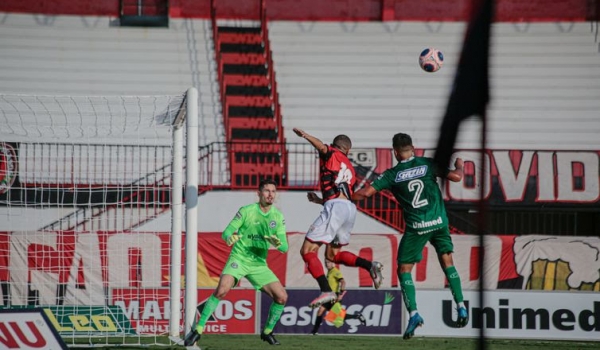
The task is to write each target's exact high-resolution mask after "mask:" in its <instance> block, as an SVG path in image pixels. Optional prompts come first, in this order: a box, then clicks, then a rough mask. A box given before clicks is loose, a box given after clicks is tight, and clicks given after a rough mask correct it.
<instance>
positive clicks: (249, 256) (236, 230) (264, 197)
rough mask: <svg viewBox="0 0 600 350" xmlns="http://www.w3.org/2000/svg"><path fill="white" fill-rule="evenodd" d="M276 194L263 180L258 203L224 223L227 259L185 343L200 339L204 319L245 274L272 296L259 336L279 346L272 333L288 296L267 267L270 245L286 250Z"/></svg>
mask: <svg viewBox="0 0 600 350" xmlns="http://www.w3.org/2000/svg"><path fill="white" fill-rule="evenodd" d="M276 193H277V188H276V184H275V182H274V181H273V180H262V181H261V182H260V184H259V186H258V203H253V204H250V205H246V206H243V207H241V208H240V210H239V211H238V212H237V214H235V217H234V218H233V219H232V220H231V222H230V223H229V225H227V228H226V229H225V231H224V232H223V239H224V240H225V241H226V242H227V245H229V246H232V248H231V253H230V254H229V259H228V260H227V263H226V264H225V268H224V269H223V271H222V273H221V278H220V279H219V284H218V285H217V288H216V289H215V291H214V293H213V294H212V295H211V296H210V297H209V298H208V300H207V301H206V303H205V305H204V309H202V314H201V315H200V320H199V321H198V324H197V325H196V327H194V328H193V329H192V330H191V332H190V333H188V335H187V336H186V337H185V340H184V344H185V346H192V345H194V344H195V343H196V342H197V341H198V340H200V336H201V335H202V332H203V330H204V326H205V325H206V321H207V320H208V318H209V317H210V316H211V315H212V313H213V312H214V311H215V309H216V308H217V306H218V305H219V301H220V300H221V299H222V298H224V297H225V295H227V292H229V291H230V290H231V288H233V287H234V286H235V285H236V284H237V283H238V282H239V280H240V279H241V278H242V277H246V279H247V280H248V281H249V282H250V283H251V284H252V285H253V286H254V287H255V288H256V289H258V290H261V291H262V292H264V293H266V294H267V295H269V296H270V297H271V298H272V299H273V303H272V304H271V308H270V309H269V316H268V318H267V320H266V323H265V325H264V328H263V331H262V333H261V335H260V338H261V339H262V340H263V341H266V342H267V343H269V344H271V345H279V342H278V341H277V339H275V336H274V335H273V328H275V324H277V322H278V321H279V318H280V317H281V314H282V312H283V308H284V306H285V303H286V302H287V297H288V296H287V292H286V291H285V288H284V287H283V285H282V284H281V282H279V279H278V278H277V276H275V274H274V273H273V271H271V269H269V266H267V254H268V251H269V245H272V246H274V247H275V248H277V250H279V251H280V252H282V253H286V252H287V251H288V242H287V237H286V231H285V219H284V218H283V214H282V213H281V212H280V211H279V210H278V209H277V208H275V207H274V206H273V203H274V201H275V195H276Z"/></svg>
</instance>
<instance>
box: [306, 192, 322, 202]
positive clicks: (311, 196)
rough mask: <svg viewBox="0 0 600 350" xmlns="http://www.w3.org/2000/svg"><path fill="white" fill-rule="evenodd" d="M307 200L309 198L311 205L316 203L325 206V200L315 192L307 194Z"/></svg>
mask: <svg viewBox="0 0 600 350" xmlns="http://www.w3.org/2000/svg"><path fill="white" fill-rule="evenodd" d="M306 198H308V201H309V202H311V203H315V204H323V198H321V197H319V196H318V195H317V194H316V193H314V192H308V193H307V194H306Z"/></svg>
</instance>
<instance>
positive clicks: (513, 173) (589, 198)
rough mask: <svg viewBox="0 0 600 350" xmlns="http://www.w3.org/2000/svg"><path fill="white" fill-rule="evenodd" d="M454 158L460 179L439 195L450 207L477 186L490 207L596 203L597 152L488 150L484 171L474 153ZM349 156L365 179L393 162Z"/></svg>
mask: <svg viewBox="0 0 600 350" xmlns="http://www.w3.org/2000/svg"><path fill="white" fill-rule="evenodd" d="M415 154H416V155H417V156H423V157H432V156H433V155H434V150H424V149H417V150H415ZM454 156H455V157H460V158H462V159H463V160H464V162H465V168H464V180H463V181H461V182H450V181H447V183H446V185H445V186H444V191H443V193H444V196H445V199H446V201H447V202H448V203H449V204H453V205H461V204H463V205H464V204H468V203H471V204H472V203H476V202H478V201H479V196H480V192H481V191H480V188H481V186H484V188H485V197H486V198H487V199H488V202H489V205H490V206H492V207H505V206H507V205H508V206H510V207H513V208H514V207H531V208H537V207H542V206H543V207H544V208H546V209H547V208H550V207H552V208H567V207H574V206H576V207H577V208H581V207H582V206H585V207H598V204H599V203H600V167H599V165H600V152H599V151H552V150H548V151H533V150H488V151H486V152H485V154H484V159H485V163H486V164H488V165H487V166H486V167H483V166H482V164H481V153H480V152H479V151H476V150H458V151H456V153H455V154H454ZM349 157H350V158H351V160H352V161H353V162H354V163H355V164H356V165H357V166H356V172H357V174H359V175H363V176H366V177H367V179H368V180H370V181H373V180H375V179H376V178H377V177H378V176H379V175H380V174H381V173H383V172H384V171H385V170H386V169H388V168H391V167H392V166H394V165H395V164H396V160H395V159H394V157H392V150H391V149H385V148H357V149H352V152H351V153H350V154H349ZM475 169H485V173H481V172H480V171H475Z"/></svg>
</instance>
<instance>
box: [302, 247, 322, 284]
mask: <svg viewBox="0 0 600 350" xmlns="http://www.w3.org/2000/svg"><path fill="white" fill-rule="evenodd" d="M302 260H304V262H305V263H306V267H307V268H308V272H310V274H311V275H312V276H313V278H315V279H317V278H319V277H320V276H325V271H324V270H323V263H321V260H319V256H318V255H317V253H316V252H310V253H306V254H302Z"/></svg>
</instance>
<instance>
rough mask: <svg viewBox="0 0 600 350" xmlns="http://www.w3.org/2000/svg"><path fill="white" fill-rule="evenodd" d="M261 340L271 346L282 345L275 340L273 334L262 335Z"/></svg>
mask: <svg viewBox="0 0 600 350" xmlns="http://www.w3.org/2000/svg"><path fill="white" fill-rule="evenodd" d="M260 339H262V341H266V342H267V343H269V345H281V343H279V341H277V339H275V335H274V334H273V332H271V333H268V334H267V333H265V332H262V333H260Z"/></svg>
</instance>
